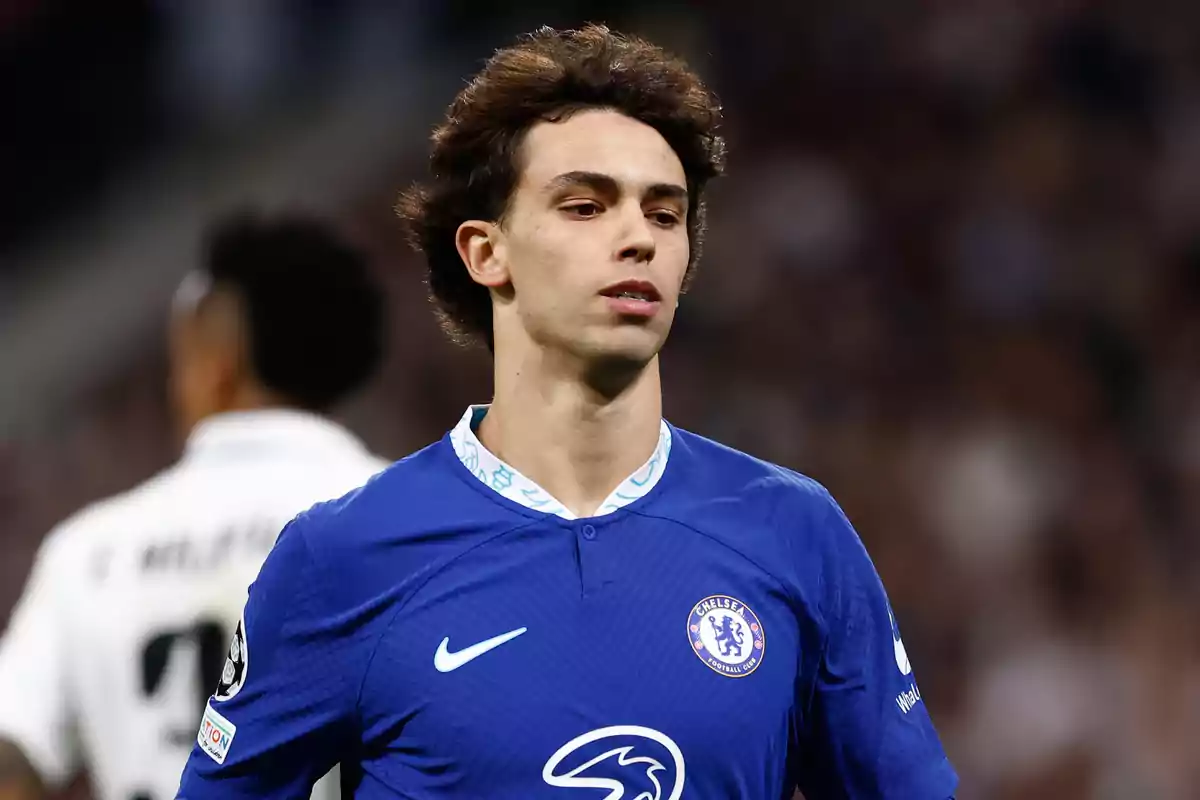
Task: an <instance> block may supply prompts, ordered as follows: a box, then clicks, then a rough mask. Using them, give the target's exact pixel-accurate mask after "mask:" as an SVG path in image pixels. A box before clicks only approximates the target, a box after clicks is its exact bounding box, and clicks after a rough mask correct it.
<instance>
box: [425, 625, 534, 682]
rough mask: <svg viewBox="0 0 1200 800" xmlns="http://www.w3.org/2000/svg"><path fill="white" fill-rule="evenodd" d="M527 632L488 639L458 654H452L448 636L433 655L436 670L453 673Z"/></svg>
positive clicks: (518, 629)
mask: <svg viewBox="0 0 1200 800" xmlns="http://www.w3.org/2000/svg"><path fill="white" fill-rule="evenodd" d="M527 630H529V629H528V628H517V629H516V630H515V631H509V632H508V633H502V634H500V635H499V636H493V637H492V638H491V639H486V640H484V641H482V642H479V643H478V644H473V645H471V646H470V647H465V648H463V649H462V650H459V651H458V652H457V653H451V652H450V648H449V644H450V637H449V636H447V637H446V638H445V639H442V643H441V644H439V645H438V649H437V652H436V653H434V654H433V666H434V669H436V670H437V671H438V672H453V671H454V670H456V669H458V668H459V667H461V666H462V665H463V664H466V663H467V662H468V661H474V660H475V659H477V658H479V657H480V656H481V655H483V654H484V653H486V652H487V651H489V650H495V649H496V648H497V647H499V646H500V645H502V644H504V643H505V642H511V641H512V640H513V639H515V638H517V637H518V636H520V635H521V634H522V633H524V632H525V631H527Z"/></svg>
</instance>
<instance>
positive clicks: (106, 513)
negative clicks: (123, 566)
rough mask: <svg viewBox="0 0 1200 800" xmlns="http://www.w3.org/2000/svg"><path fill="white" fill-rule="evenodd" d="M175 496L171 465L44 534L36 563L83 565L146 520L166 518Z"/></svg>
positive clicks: (174, 468) (175, 475)
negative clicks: (99, 549) (103, 548)
mask: <svg viewBox="0 0 1200 800" xmlns="http://www.w3.org/2000/svg"><path fill="white" fill-rule="evenodd" d="M179 494H180V492H179V466H178V465H174V466H171V467H168V468H167V469H165V470H163V471H161V472H159V473H158V474H156V475H154V476H153V477H151V478H150V479H148V480H146V481H145V482H143V483H141V484H139V485H137V486H135V487H134V488H132V489H129V490H128V491H125V492H121V493H119V494H115V495H111V496H109V497H106V498H103V499H101V500H96V501H94V502H92V503H89V504H87V505H85V506H84V507H83V508H81V509H79V510H78V511H76V512H74V513H73V514H71V515H70V516H68V517H67V518H66V519H64V520H62V521H61V522H59V523H58V524H57V525H55V526H54V527H53V528H52V529H51V530H50V532H49V533H47V534H46V537H45V538H44V539H43V540H42V544H41V547H40V549H39V551H38V560H39V562H41V563H49V564H53V565H54V567H55V568H56V569H69V568H70V567H71V566H72V565H76V564H80V563H84V562H86V561H88V560H89V558H90V557H91V556H92V555H93V554H94V553H95V551H96V550H97V548H100V547H110V546H112V545H114V544H116V543H118V542H119V541H120V540H121V539H122V538H123V537H125V536H126V535H127V534H129V533H131V532H134V531H137V530H140V529H143V528H145V527H146V526H147V521H148V520H153V519H155V518H157V517H165V516H168V515H170V514H171V513H172V510H173V508H174V506H175V500H177V499H178V497H179Z"/></svg>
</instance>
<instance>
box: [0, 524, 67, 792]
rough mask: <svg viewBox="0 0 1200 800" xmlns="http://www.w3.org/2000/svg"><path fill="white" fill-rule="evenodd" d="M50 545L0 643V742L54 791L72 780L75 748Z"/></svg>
mask: <svg viewBox="0 0 1200 800" xmlns="http://www.w3.org/2000/svg"><path fill="white" fill-rule="evenodd" d="M53 544H54V542H53V541H52V538H51V539H48V540H47V541H46V542H45V543H43V545H42V548H41V550H40V551H39V552H38V556H37V560H36V561H35V562H34V566H33V572H32V574H31V575H30V578H29V582H28V583H27V584H26V585H25V591H24V593H23V594H22V596H21V599H20V601H19V602H18V603H17V607H16V609H15V610H14V611H13V615H12V618H11V619H10V620H9V624H8V629H7V630H6V631H5V632H4V636H3V638H0V738H4V739H8V740H10V741H11V742H13V743H14V744H16V745H17V746H18V747H20V749H21V751H22V752H23V753H24V754H25V757H26V758H27V759H29V762H30V764H32V765H33V767H34V769H36V770H37V772H38V774H39V775H40V777H41V779H42V781H43V782H44V783H45V784H46V785H47V786H50V787H58V786H60V785H62V784H64V783H66V782H67V781H68V780H70V779H71V778H72V777H73V776H74V773H75V772H76V770H77V768H78V765H79V746H78V744H77V738H76V735H75V724H74V723H75V705H74V702H73V696H72V692H71V691H70V686H69V683H68V678H67V666H68V662H67V658H68V655H69V652H68V649H67V646H66V643H67V632H66V631H65V630H64V629H63V614H62V609H61V607H60V606H61V603H60V597H61V592H62V590H63V588H64V585H63V581H64V580H65V579H67V578H68V576H66V575H63V574H61V572H62V570H61V568H56V562H58V561H59V559H56V558H55V557H54V548H53V546H52V545H53ZM56 572H58V573H60V574H57V575H56V574H55V573H56Z"/></svg>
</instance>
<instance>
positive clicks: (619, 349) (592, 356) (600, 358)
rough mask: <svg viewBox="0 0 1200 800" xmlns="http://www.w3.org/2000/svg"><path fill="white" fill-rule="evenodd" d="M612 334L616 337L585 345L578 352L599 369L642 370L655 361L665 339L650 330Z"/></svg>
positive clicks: (600, 338)
mask: <svg viewBox="0 0 1200 800" xmlns="http://www.w3.org/2000/svg"><path fill="white" fill-rule="evenodd" d="M611 333H612V334H614V335H606V336H602V337H597V339H594V340H592V341H589V342H586V343H584V344H583V346H581V347H579V348H578V350H577V352H578V353H579V355H580V356H581V357H583V358H584V359H586V360H588V361H590V362H592V363H594V364H595V365H596V366H597V367H605V368H610V369H611V368H618V369H619V368H627V369H640V368H642V367H644V366H646V365H647V364H649V363H650V362H651V361H653V360H654V357H655V356H657V355H658V351H659V350H661V349H662V345H663V339H664V337H662V336H658V335H655V334H653V333H652V332H651V331H649V330H645V329H643V330H638V331H614V332H611ZM630 334H632V335H630Z"/></svg>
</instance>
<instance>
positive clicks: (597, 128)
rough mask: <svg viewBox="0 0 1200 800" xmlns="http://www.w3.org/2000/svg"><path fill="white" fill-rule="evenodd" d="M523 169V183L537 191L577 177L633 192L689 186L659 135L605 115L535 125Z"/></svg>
mask: <svg viewBox="0 0 1200 800" xmlns="http://www.w3.org/2000/svg"><path fill="white" fill-rule="evenodd" d="M522 163H523V170H522V173H521V181H520V183H521V185H522V186H526V187H532V188H534V189H535V190H536V189H537V188H540V187H542V186H544V185H545V184H546V183H548V182H549V181H550V180H552V179H553V178H555V177H556V176H558V175H562V174H564V173H567V172H576V171H582V172H597V173H601V174H604V175H608V176H610V177H611V178H613V179H614V180H616V181H617V183H619V184H621V185H626V186H633V187H636V186H650V185H653V184H664V183H673V184H678V185H684V184H685V181H686V177H685V174H684V171H683V164H682V163H680V161H679V156H678V155H676V154H675V151H674V150H672V149H671V146H670V145H669V144H667V140H666V139H664V138H663V137H662V135H661V134H660V133H659V132H658V131H656V130H654V128H652V127H650V126H649V125H647V124H645V123H644V122H639V121H638V120H635V119H633V118H631V117H627V116H625V115H624V114H621V113H618V112H616V111H609V110H606V109H595V110H587V111H580V112H578V113H575V114H572V115H571V116H569V117H567V118H566V119H565V120H562V121H561V122H544V121H543V122H538V123H536V124H535V125H534V126H533V127H532V128H530V129H529V132H528V134H526V136H525V141H524V143H523V144H522Z"/></svg>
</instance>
